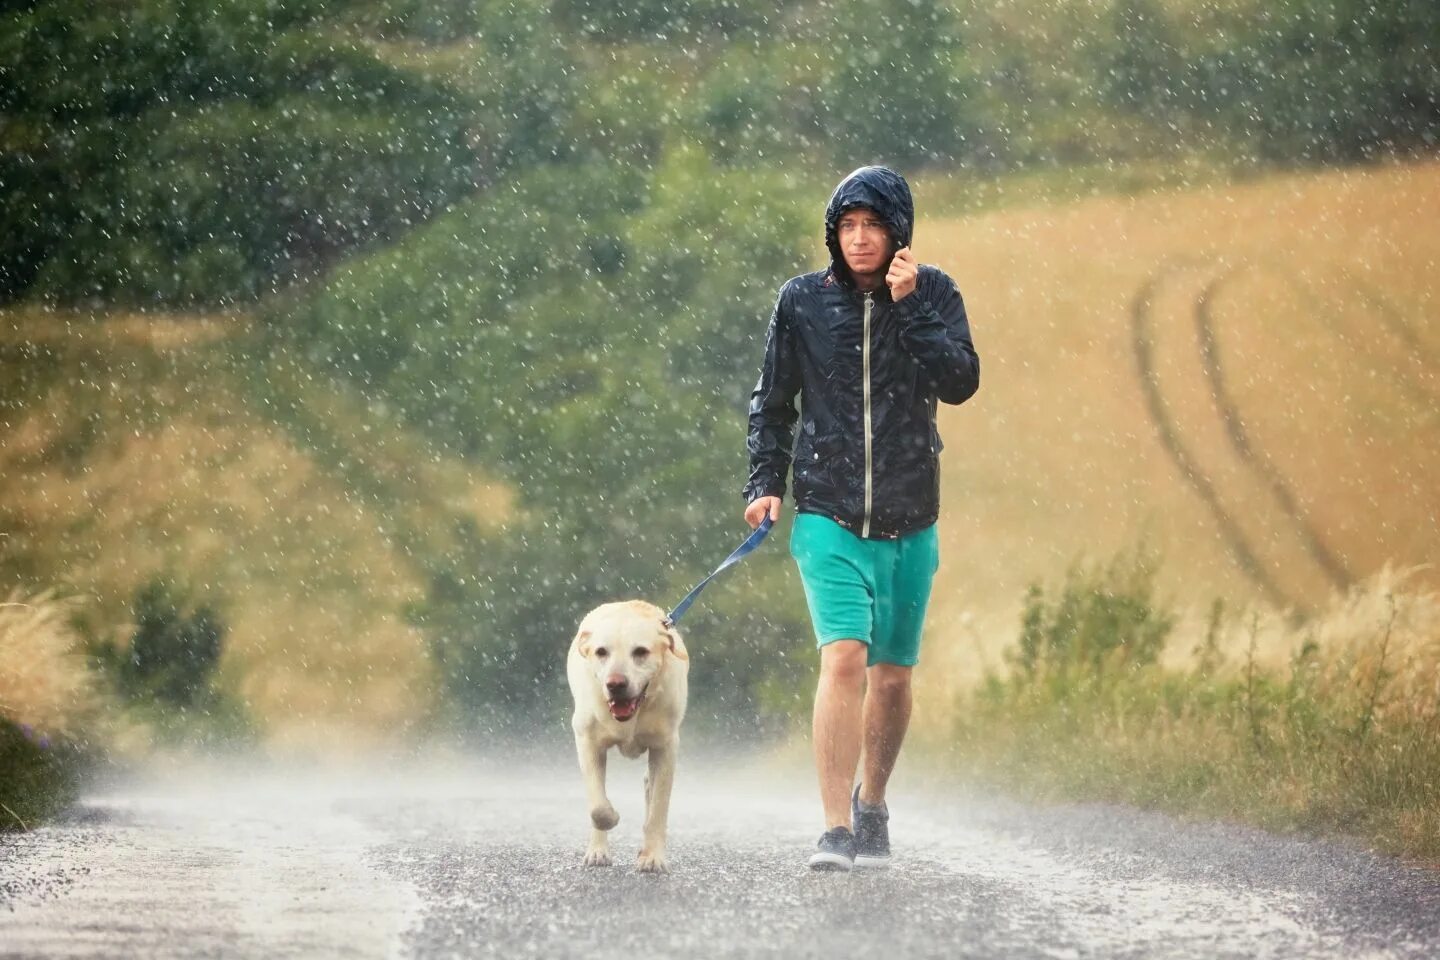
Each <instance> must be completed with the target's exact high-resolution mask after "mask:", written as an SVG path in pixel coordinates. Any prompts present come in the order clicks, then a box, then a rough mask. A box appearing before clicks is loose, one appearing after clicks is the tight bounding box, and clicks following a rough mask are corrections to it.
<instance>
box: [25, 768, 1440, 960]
mask: <svg viewBox="0 0 1440 960" xmlns="http://www.w3.org/2000/svg"><path fill="white" fill-rule="evenodd" d="M801 760H803V758H798V757H795V756H793V755H792V756H791V757H790V758H789V759H788V760H785V761H781V760H778V759H769V760H754V759H751V760H746V761H739V760H735V759H733V758H732V759H728V760H722V759H716V758H709V759H707V758H702V757H698V756H693V755H692V756H689V757H687V756H684V755H683V754H682V758H681V767H680V772H679V775H678V777H677V786H676V796H675V802H674V805H673V808H672V818H671V849H670V868H671V872H670V874H669V875H668V876H664V877H651V876H643V875H639V874H636V873H635V872H634V870H633V868H632V861H633V858H634V856H635V854H636V852H637V851H638V848H639V822H640V819H641V816H640V811H641V797H640V789H641V788H640V780H641V777H642V763H641V762H640V761H634V762H630V761H624V760H621V759H620V758H618V757H615V756H613V755H612V759H611V764H610V769H611V783H612V794H611V796H612V800H613V801H614V803H615V806H616V807H617V809H618V810H619V811H620V815H621V822H620V825H619V827H617V828H616V831H615V833H614V834H612V850H613V852H614V854H615V856H616V861H617V865H616V866H614V867H609V868H590V869H586V868H583V867H582V866H580V858H581V854H582V852H583V850H584V845H585V840H586V830H587V819H586V815H585V803H584V800H583V793H582V790H581V786H580V780H579V775H578V773H577V772H576V770H575V769H573V767H572V766H571V762H570V760H569V758H568V756H564V755H561V756H556V755H554V753H553V751H547V755H546V757H545V759H544V760H543V761H537V760H533V759H531V760H521V759H515V758H511V759H509V760H506V761H492V762H490V763H477V762H473V761H467V762H466V763H465V764H464V765H459V764H450V765H447V766H446V767H445V768H444V769H443V772H436V770H437V769H438V768H435V767H432V768H431V769H430V770H429V772H421V771H419V770H414V769H405V770H403V771H402V770H398V769H397V770H391V771H384V772H376V771H373V770H372V771H370V772H369V773H366V774H363V775H362V774H354V773H350V774H339V773H331V774H324V775H322V774H319V773H317V772H315V771H298V770H289V771H284V772H279V771H274V770H270V771H266V772H260V771H254V770H252V771H248V772H239V771H236V770H233V769H228V770H222V769H217V768H214V767H205V768H195V767H192V768H187V769H186V770H184V771H172V772H171V773H169V774H167V775H163V776H162V775H155V776H153V777H151V778H148V779H146V780H143V781H139V782H134V783H131V784H129V785H126V786H123V787H120V786H116V787H112V788H109V789H105V790H101V791H98V792H95V793H92V794H91V795H89V796H88V797H87V798H86V800H85V802H84V803H83V804H82V805H81V806H80V807H79V808H78V809H77V810H76V811H75V813H74V814H73V815H71V816H70V817H68V818H67V819H66V820H64V821H63V822H61V823H59V824H56V825H54V826H50V827H46V828H44V829H41V830H37V831H35V832H33V833H30V834H21V835H9V836H4V837H0V957H265V958H278V957H372V956H374V957H486V956H497V957H499V956H503V957H506V958H515V957H530V956H534V957H586V958H612V957H613V958H626V960H633V958H635V957H637V956H639V957H690V956H697V957H736V958H740V957H744V958H755V957H787V958H789V957H850V956H868V957H882V958H897V957H947V958H948V957H1006V958H1010V957H1017V958H1023V957H1045V958H1056V957H1196V958H1210V957H1345V958H1353V957H1436V956H1440V872H1435V871H1430V870H1426V869H1422V868H1417V867H1407V866H1404V865H1402V864H1399V863H1397V862H1396V861H1393V860H1390V859H1386V858H1381V857H1376V856H1372V855H1369V854H1367V853H1364V852H1362V851H1360V850H1358V849H1355V848H1353V847H1346V846H1343V845H1336V844H1328V843H1320V842H1315V841H1303V840H1295V839H1285V838H1277V837H1272V836H1268V835H1265V834H1263V833H1260V832H1257V831H1252V830H1248V829H1243V828H1237V827H1233V826H1228V825H1204V824H1202V825H1187V824H1180V823H1177V822H1176V821H1173V820H1170V819H1168V818H1165V817H1160V816H1154V815H1148V814H1142V813H1137V812H1135V811H1130V810H1125V809H1118V808H1112V807H1103V806H1080V807H1061V808H1048V809H1036V808H1031V807H1026V806H1023V805H1018V804H1012V803H1007V802H1003V801H999V800H996V799H993V798H990V799H986V798H982V797H979V796H977V795H975V794H973V793H971V792H967V791H965V790H962V789H959V788H956V787H954V786H947V785H945V784H944V783H940V782H931V783H929V784H920V783H917V782H916V781H917V780H918V779H919V777H920V776H921V774H920V773H918V772H916V773H912V774H911V775H910V776H909V777H908V778H907V779H906V783H907V786H905V787H903V788H902V786H901V785H900V784H899V783H897V785H896V788H895V791H894V793H893V794H892V802H891V806H892V814H893V822H892V834H893V839H894V843H895V847H896V855H897V858H896V863H895V866H894V867H893V868H892V869H890V870H888V871H883V872H872V873H865V874H849V875H844V874H811V873H809V872H808V871H806V870H805V869H804V866H803V865H804V858H805V857H806V855H807V854H808V852H809V848H810V845H811V844H812V843H813V842H814V839H815V837H816V836H818V833H819V829H818V826H819V825H818V823H817V819H816V818H817V810H816V801H815V800H814V795H813V789H812V786H811V783H810V781H809V779H808V771H807V770H805V769H804V767H803V764H802V763H801V762H798V761H801Z"/></svg>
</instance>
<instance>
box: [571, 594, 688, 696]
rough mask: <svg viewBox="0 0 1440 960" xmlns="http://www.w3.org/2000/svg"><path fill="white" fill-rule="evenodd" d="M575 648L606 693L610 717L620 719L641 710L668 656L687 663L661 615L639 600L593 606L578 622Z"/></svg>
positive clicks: (680, 644)
mask: <svg viewBox="0 0 1440 960" xmlns="http://www.w3.org/2000/svg"><path fill="white" fill-rule="evenodd" d="M575 645H576V649H577V650H578V651H579V653H580V656H582V657H584V658H585V662H586V665H587V667H588V669H589V670H590V672H591V673H592V674H593V675H594V677H595V680H596V682H597V684H598V685H599V689H601V690H603V691H604V693H605V699H606V702H607V703H608V704H609V707H610V716H612V717H614V718H615V719H616V720H620V721H625V720H630V719H632V718H633V717H634V716H635V714H636V713H638V712H639V710H640V705H641V703H642V702H644V700H645V694H646V693H647V692H648V691H649V689H650V685H651V684H652V683H654V682H655V680H656V678H657V677H659V676H660V673H661V671H663V670H664V669H665V661H666V658H669V657H673V658H678V659H681V660H688V659H689V657H688V655H687V654H686V652H685V644H684V643H683V642H682V641H681V639H680V633H679V631H677V630H676V629H675V628H674V627H670V626H667V625H666V624H665V612H664V611H663V610H661V609H660V608H659V607H657V606H655V605H654V604H652V603H646V602H644V601H643V600H628V601H624V602H620V603H607V604H605V605H603V606H600V607H596V608H595V609H594V610H592V611H590V613H589V614H588V615H587V616H586V617H585V619H584V620H582V621H581V622H580V631H579V632H578V633H577V634H576V635H575Z"/></svg>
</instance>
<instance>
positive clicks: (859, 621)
mask: <svg viewBox="0 0 1440 960" xmlns="http://www.w3.org/2000/svg"><path fill="white" fill-rule="evenodd" d="M790 554H791V556H793V557H794V558H795V565H796V566H797V567H799V568H800V580H801V582H803V583H804V585H805V601H806V602H807V603H808V604H809V605H810V622H811V624H812V625H813V626H814V628H815V644H816V646H820V647H823V646H825V644H827V643H833V642H834V641H836V640H860V641H862V642H864V643H865V645H866V646H867V647H868V648H869V652H868V657H867V662H868V663H870V664H876V663H894V664H899V665H900V666H906V667H908V666H914V665H915V664H916V663H918V662H919V660H920V633H921V630H922V628H923V627H924V625H925V608H926V606H928V605H929V602H930V584H931V581H933V580H934V579H935V569H936V568H937V567H938V566H939V565H940V538H939V536H938V535H937V534H936V531H935V525H934V524H931V525H930V526H928V527H926V528H925V529H923V530H917V531H915V532H914V533H908V534H906V535H905V536H903V537H900V538H899V539H896V540H865V539H862V538H861V537H857V536H856V535H855V534H853V533H851V532H850V531H849V530H846V529H845V528H844V527H842V526H840V524H838V523H836V522H835V521H834V520H831V519H830V518H829V517H823V516H820V515H819V514H815V513H801V514H796V516H795V522H794V523H793V524H792V525H791V527H790Z"/></svg>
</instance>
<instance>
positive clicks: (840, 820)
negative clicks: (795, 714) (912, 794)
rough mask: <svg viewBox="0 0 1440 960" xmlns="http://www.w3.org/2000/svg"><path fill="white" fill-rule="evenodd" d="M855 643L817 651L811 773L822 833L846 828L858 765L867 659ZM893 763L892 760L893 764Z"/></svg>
mask: <svg viewBox="0 0 1440 960" xmlns="http://www.w3.org/2000/svg"><path fill="white" fill-rule="evenodd" d="M867 653H868V651H867V650H866V647H865V644H864V643H862V642H860V641H859V640H836V641H834V642H832V643H827V644H826V645H825V646H823V647H821V648H820V684H819V686H818V688H817V689H816V691H815V718H814V737H815V769H816V772H817V773H818V774H819V776H820V802H821V804H822V805H823V806H824V807H825V829H827V830H833V829H834V828H835V827H850V826H851V824H850V790H851V787H852V785H853V784H854V783H855V768H856V767H857V766H858V765H859V763H860V741H861V716H862V698H863V695H864V689H865V658H866V656H867ZM892 763H893V761H892Z"/></svg>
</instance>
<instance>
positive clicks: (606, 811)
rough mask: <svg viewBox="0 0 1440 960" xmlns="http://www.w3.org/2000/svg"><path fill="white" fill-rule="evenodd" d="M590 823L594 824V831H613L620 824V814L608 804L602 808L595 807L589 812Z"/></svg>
mask: <svg viewBox="0 0 1440 960" xmlns="http://www.w3.org/2000/svg"><path fill="white" fill-rule="evenodd" d="M590 822H591V823H593V824H595V829H596V830H613V829H614V828H615V825H616V824H617V823H619V822H620V814H618V813H616V812H615V808H614V807H612V806H611V805H610V804H608V803H607V804H605V806H603V807H596V808H595V809H594V810H591V811H590Z"/></svg>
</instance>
